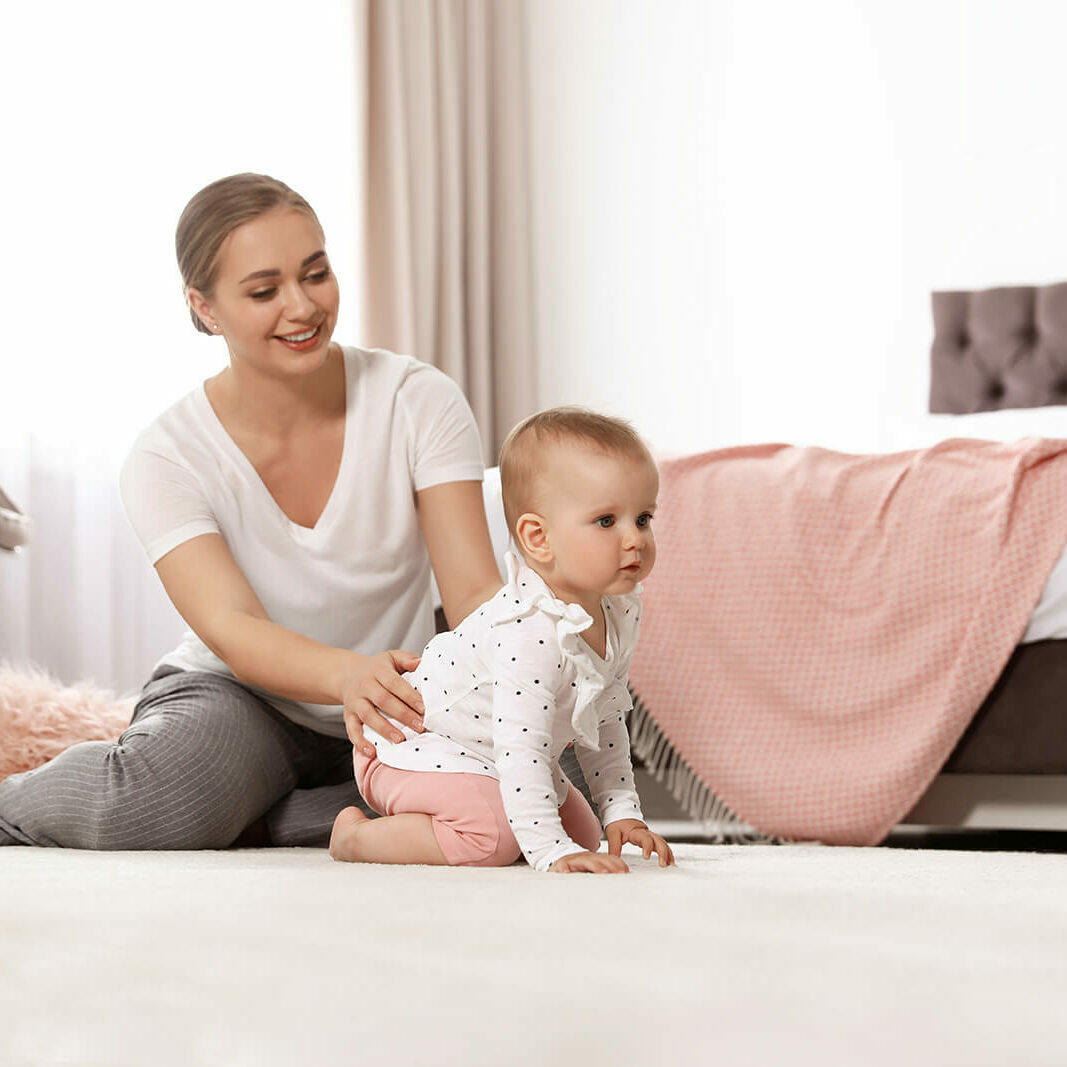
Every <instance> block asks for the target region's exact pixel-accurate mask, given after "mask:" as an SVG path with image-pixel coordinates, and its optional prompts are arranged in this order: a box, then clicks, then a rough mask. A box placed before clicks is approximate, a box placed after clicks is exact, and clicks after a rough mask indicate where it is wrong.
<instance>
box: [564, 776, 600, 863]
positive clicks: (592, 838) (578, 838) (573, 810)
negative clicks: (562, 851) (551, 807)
mask: <svg viewBox="0 0 1067 1067" xmlns="http://www.w3.org/2000/svg"><path fill="white" fill-rule="evenodd" d="M559 818H560V821H561V822H562V823H563V829H564V830H566V831H567V836H568V837H569V838H570V839H571V840H572V841H575V842H577V843H578V844H579V845H581V846H582V848H584V849H585V850H586V852H596V851H598V850H599V848H600V836H601V835H600V820H599V819H598V818H597V817H596V815H594V814H593V809H592V808H591V807H590V806H589V802H588V801H587V800H586V799H585V797H584V796H582V794H581V793H579V792H578V790H577V789H575V787H574V786H573V785H572V786H570V787H569V788H568V790H567V798H566V800H564V801H563V803H562V804H561V805H560V806H559Z"/></svg>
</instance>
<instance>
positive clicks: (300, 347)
mask: <svg viewBox="0 0 1067 1067" xmlns="http://www.w3.org/2000/svg"><path fill="white" fill-rule="evenodd" d="M321 338H322V323H321V322H320V323H319V324H318V326H316V327H314V329H310V330H302V331H300V332H299V333H290V334H275V335H274V339H275V340H276V341H281V343H282V344H283V345H285V347H286V348H291V349H292V350H293V351H294V352H309V351H311V349H313V348H315V347H317V346H318V344H319V341H320V340H321Z"/></svg>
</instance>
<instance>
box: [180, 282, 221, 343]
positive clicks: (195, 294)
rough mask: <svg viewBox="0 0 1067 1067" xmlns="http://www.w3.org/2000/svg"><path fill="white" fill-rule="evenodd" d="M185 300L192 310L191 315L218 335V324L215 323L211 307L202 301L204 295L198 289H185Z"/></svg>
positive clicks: (205, 301)
mask: <svg viewBox="0 0 1067 1067" xmlns="http://www.w3.org/2000/svg"><path fill="white" fill-rule="evenodd" d="M185 299H186V300H188V302H189V307H191V308H192V309H193V314H195V315H196V317H197V318H198V319H199V320H200V321H201V322H202V323H203V324H204V325H205V326H206V327H207V328H208V329H209V330H210V331H211V332H212V333H218V332H219V324H218V323H217V322H216V321H215V315H214V312H213V311H212V310H211V305H210V304H209V303H208V302H207V300H205V299H204V294H203V293H202V292H200V290H199V289H187V290H186V291H185Z"/></svg>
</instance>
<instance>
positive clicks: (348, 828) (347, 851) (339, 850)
mask: <svg viewBox="0 0 1067 1067" xmlns="http://www.w3.org/2000/svg"><path fill="white" fill-rule="evenodd" d="M365 822H370V819H368V818H367V816H366V815H364V814H363V812H361V811H360V810H359V808H345V809H344V811H342V812H341V813H340V814H339V815H338V816H337V818H336V819H334V821H333V830H332V832H331V833H330V855H331V856H332V857H333V858H334V859H335V860H345V861H347V862H349V863H351V862H353V861H355V860H357V859H358V858H359V857H358V856H357V855H356V835H357V834H358V833H359V828H360V827H361V826H362V825H363V824H364V823H365Z"/></svg>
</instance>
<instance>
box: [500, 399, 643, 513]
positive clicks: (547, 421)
mask: <svg viewBox="0 0 1067 1067" xmlns="http://www.w3.org/2000/svg"><path fill="white" fill-rule="evenodd" d="M566 442H575V443H579V444H585V445H589V446H591V447H592V448H595V449H597V450H598V451H600V452H605V453H607V454H608V455H622V456H629V457H632V458H634V459H641V460H648V462H649V463H652V464H653V465H655V461H654V460H653V459H652V454H651V453H650V452H649V450H648V446H647V445H646V444H645V442H644V441H642V440H641V437H640V435H639V434H638V433H637V431H636V430H635V429H634V428H633V427H632V426H631V425H630V424H629V423H628V422H627V421H626V420H625V419H617V418H614V417H613V416H611V415H599V414H597V413H596V412H595V411H589V410H587V409H586V408H580V407H559V408H548V409H547V410H546V411H539V412H537V413H536V414H535V415H531V416H529V418H526V419H523V421H522V422H520V423H519V424H518V426H516V427H515V429H513V430H512V431H511V433H509V434H508V436H507V440H505V441H504V443H503V445H501V447H500V459H499V464H500V488H501V495H502V496H503V498H504V515H505V517H506V519H507V523H508V529H509V530H510V531H511V532H512V533H514V532H515V523H516V522H517V521H518V519H519V516H520V515H522V514H524V513H525V512H527V511H529V510H530V506H529V505H530V501H532V500H533V498H534V495H535V493H536V488H537V483H538V481H539V478H540V475H541V473H542V471H543V470H544V459H545V454H546V451H547V449H546V445H549V444H561V443H566Z"/></svg>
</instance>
